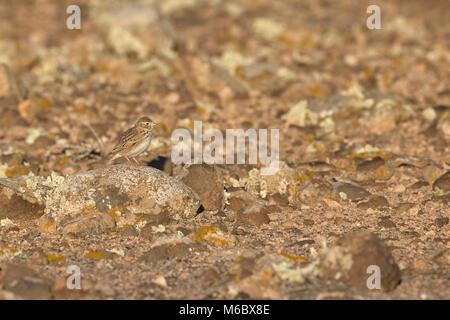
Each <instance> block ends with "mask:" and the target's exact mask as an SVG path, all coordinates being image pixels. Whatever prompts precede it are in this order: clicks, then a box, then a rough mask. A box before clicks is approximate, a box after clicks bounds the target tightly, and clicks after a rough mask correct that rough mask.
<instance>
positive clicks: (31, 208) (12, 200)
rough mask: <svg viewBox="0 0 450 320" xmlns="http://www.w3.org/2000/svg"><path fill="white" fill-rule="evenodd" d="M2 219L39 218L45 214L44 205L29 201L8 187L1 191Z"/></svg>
mask: <svg viewBox="0 0 450 320" xmlns="http://www.w3.org/2000/svg"><path fill="white" fill-rule="evenodd" d="M0 203H1V204H2V205H1V206H0V219H3V218H16V217H21V218H28V219H32V218H37V217H39V216H41V215H42V214H44V206H43V205H40V204H38V203H31V202H28V201H26V200H24V199H22V198H21V197H19V196H18V195H16V194H15V193H13V192H11V191H10V190H8V189H3V190H1V191H0Z"/></svg>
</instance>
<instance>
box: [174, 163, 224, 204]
mask: <svg viewBox="0 0 450 320" xmlns="http://www.w3.org/2000/svg"><path fill="white" fill-rule="evenodd" d="M187 171H188V173H187V175H185V176H184V177H183V179H182V181H183V182H184V183H185V184H186V185H188V186H189V187H191V188H192V189H194V190H195V192H196V193H197V194H198V195H199V197H200V199H201V201H202V205H203V207H204V208H205V210H220V209H222V207H223V181H222V176H221V174H220V173H219V172H218V170H217V169H216V168H215V167H214V166H210V165H206V164H201V165H196V164H194V165H191V166H189V167H188V168H187Z"/></svg>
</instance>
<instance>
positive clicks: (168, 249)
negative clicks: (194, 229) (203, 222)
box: [140, 242, 200, 263]
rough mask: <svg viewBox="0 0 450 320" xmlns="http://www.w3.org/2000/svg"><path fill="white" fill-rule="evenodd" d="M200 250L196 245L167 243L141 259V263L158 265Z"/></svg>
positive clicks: (154, 248) (158, 246) (150, 251)
mask: <svg viewBox="0 0 450 320" xmlns="http://www.w3.org/2000/svg"><path fill="white" fill-rule="evenodd" d="M199 248H200V246H199V245H198V244H195V243H193V244H188V243H183V242H179V243H165V244H162V245H157V246H154V247H153V248H151V249H150V250H149V251H147V253H145V255H144V256H143V257H141V259H140V261H142V262H145V263H156V262H159V261H163V260H173V259H182V258H184V257H186V256H188V255H189V254H191V253H192V252H193V251H195V250H196V249H197V250H198V249H199Z"/></svg>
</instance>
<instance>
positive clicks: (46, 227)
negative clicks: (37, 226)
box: [41, 221, 56, 232]
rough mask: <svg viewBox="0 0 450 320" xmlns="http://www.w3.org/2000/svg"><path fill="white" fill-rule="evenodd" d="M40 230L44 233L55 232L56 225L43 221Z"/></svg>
mask: <svg viewBox="0 0 450 320" xmlns="http://www.w3.org/2000/svg"><path fill="white" fill-rule="evenodd" d="M41 230H43V231H46V232H55V231H56V225H55V223H53V222H50V221H45V222H44V223H43V224H41Z"/></svg>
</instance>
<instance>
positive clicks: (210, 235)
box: [195, 226, 227, 245]
mask: <svg viewBox="0 0 450 320" xmlns="http://www.w3.org/2000/svg"><path fill="white" fill-rule="evenodd" d="M195 240H196V241H198V242H200V243H203V242H205V241H206V242H208V243H211V244H218V245H225V244H227V240H226V239H225V238H224V237H223V236H222V235H221V234H219V232H218V231H217V230H216V228H214V227H211V226H201V227H200V228H199V229H198V230H197V232H196V233H195Z"/></svg>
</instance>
